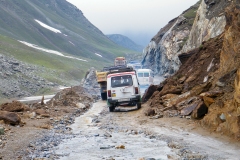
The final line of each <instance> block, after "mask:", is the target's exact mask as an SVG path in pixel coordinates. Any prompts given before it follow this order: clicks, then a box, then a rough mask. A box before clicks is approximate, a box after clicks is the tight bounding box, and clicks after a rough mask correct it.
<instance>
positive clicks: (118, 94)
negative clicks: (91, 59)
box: [107, 67, 141, 112]
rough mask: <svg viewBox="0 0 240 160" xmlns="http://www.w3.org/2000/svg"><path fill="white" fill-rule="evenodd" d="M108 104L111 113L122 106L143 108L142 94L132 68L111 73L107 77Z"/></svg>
mask: <svg viewBox="0 0 240 160" xmlns="http://www.w3.org/2000/svg"><path fill="white" fill-rule="evenodd" d="M107 103H108V107H109V111H110V112H113V111H114V109H115V107H117V106H119V105H122V104H131V105H137V108H138V109H139V108H141V93H140V88H139V83H138V79H137V75H136V71H135V70H133V68H132V67H126V68H121V69H118V70H114V71H110V72H109V73H108V75H107Z"/></svg>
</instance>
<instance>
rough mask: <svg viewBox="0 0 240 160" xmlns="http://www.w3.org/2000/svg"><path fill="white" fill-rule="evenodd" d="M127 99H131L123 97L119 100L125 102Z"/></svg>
mask: <svg viewBox="0 0 240 160" xmlns="http://www.w3.org/2000/svg"><path fill="white" fill-rule="evenodd" d="M125 101H130V99H129V98H123V99H119V100H118V102H125Z"/></svg>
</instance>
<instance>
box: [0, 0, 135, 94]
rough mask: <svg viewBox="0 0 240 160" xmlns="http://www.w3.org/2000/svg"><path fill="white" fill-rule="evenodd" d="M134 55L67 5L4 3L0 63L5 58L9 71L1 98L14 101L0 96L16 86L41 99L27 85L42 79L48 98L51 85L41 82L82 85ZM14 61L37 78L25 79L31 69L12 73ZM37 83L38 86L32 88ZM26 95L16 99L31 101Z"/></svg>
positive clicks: (38, 0) (0, 73) (61, 1)
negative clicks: (89, 72) (116, 60)
mask: <svg viewBox="0 0 240 160" xmlns="http://www.w3.org/2000/svg"><path fill="white" fill-rule="evenodd" d="M132 53H138V52H136V51H132V50H129V49H126V48H124V47H121V46H119V45H117V44H116V43H114V42H112V41H111V40H110V39H109V38H108V37H107V36H105V35H104V34H103V33H102V32H101V31H100V30H99V29H98V28H97V27H95V26H94V25H92V24H91V22H89V21H88V20H87V19H86V18H85V16H84V15H83V13H82V11H81V10H79V9H78V8H77V7H76V6H74V5H72V4H71V3H69V2H67V1H66V0H20V1H18V0H1V1H0V57H4V58H2V59H1V60H2V62H6V63H4V64H5V65H6V66H8V67H5V66H3V65H2V66H3V67H1V68H0V98H1V96H3V97H6V95H12V96H13V95H15V94H14V93H11V94H7V93H10V92H8V91H4V92H3V90H1V89H2V88H3V87H5V86H11V84H16V85H15V88H19V90H20V91H21V90H23V91H24V90H25V91H26V92H28V93H31V94H36V93H40V92H39V90H38V89H34V90H33V89H32V88H33V87H31V86H30V85H23V83H25V82H28V80H27V79H29V78H28V77H36V76H37V77H39V78H38V81H39V84H38V85H39V86H43V87H39V88H42V91H43V92H44V91H47V89H44V86H46V85H40V81H41V82H49V84H50V82H53V83H54V84H56V85H59V84H61V85H66V86H71V85H76V84H80V82H81V79H82V78H83V77H84V76H85V73H86V71H87V70H88V69H89V68H90V67H95V68H96V69H97V70H100V69H102V67H103V66H106V65H112V64H113V61H114V58H115V57H117V56H126V55H131V54H132ZM8 61H9V63H7V62H8ZM12 61H13V62H14V63H15V62H17V64H19V65H18V66H28V64H29V65H30V66H31V67H29V68H31V69H32V70H34V71H33V72H31V73H34V74H35V75H36V76H33V75H26V74H25V73H26V72H27V69H18V70H19V72H18V71H15V70H12V67H11V65H13V64H12ZM10 62H11V63H10ZM0 65H1V63H0ZM4 67H5V68H6V69H8V70H6V69H5V68H4ZM20 68H21V67H20ZM44 79H45V80H46V81H44ZM4 80H5V81H4ZM3 81H4V83H3ZM6 83H9V85H6ZM35 83H37V81H36V80H35V81H33V84H32V85H35ZM12 86H13V85H12ZM29 86H30V87H29ZM5 88H6V87H5ZM7 88H8V87H7ZM13 92H14V90H13ZM4 93H5V94H4ZM22 93H25V92H21V93H19V94H17V95H18V96H24V95H26V94H22ZM27 95H30V94H27Z"/></svg>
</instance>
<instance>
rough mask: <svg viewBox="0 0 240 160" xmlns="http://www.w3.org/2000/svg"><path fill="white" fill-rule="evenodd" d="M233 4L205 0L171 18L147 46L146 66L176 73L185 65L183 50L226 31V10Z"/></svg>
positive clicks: (198, 45)
mask: <svg viewBox="0 0 240 160" xmlns="http://www.w3.org/2000/svg"><path fill="white" fill-rule="evenodd" d="M229 4H231V2H230V1H225V0H220V1H217V2H216V1H213V0H201V1H199V2H198V3H197V4H195V5H194V6H192V7H190V8H189V9H188V10H186V11H185V12H183V13H182V14H181V15H180V16H179V17H177V18H176V19H174V20H172V21H170V22H169V23H168V24H167V25H166V26H165V27H164V28H162V29H161V30H160V31H159V33H158V34H157V35H156V36H155V37H154V38H153V39H152V40H151V42H150V43H149V45H148V46H147V47H146V48H145V49H144V54H145V57H144V59H143V61H142V63H143V66H144V67H145V68H151V69H152V70H153V71H154V73H155V74H158V75H166V74H167V75H169V74H173V73H175V72H176V71H177V70H178V69H179V66H180V65H181V62H180V60H179V58H178V56H179V55H180V54H182V53H185V52H188V51H190V50H193V49H195V48H197V47H200V45H201V43H202V42H203V41H207V40H209V39H210V38H213V37H216V36H218V35H220V34H221V33H222V32H223V30H224V27H225V25H226V19H225V16H224V14H223V12H224V8H226V6H228V5H229Z"/></svg>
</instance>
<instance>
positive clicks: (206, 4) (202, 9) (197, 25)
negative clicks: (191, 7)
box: [181, 0, 229, 52]
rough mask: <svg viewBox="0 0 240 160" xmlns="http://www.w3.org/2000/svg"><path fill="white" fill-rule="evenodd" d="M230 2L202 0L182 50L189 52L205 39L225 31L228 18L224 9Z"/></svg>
mask: <svg viewBox="0 0 240 160" xmlns="http://www.w3.org/2000/svg"><path fill="white" fill-rule="evenodd" d="M228 4H229V2H228V1H227V2H225V0H224V1H223V0H220V1H218V2H215V1H212V0H202V2H201V4H200V6H199V8H198V11H197V15H196V18H195V21H194V23H193V26H192V30H191V33H190V35H189V38H188V40H187V42H186V44H185V45H184V46H183V49H182V51H181V52H188V51H190V50H192V49H195V48H197V47H199V46H200V45H201V44H202V42H203V41H207V40H209V39H210V38H214V37H216V36H218V35H220V34H221V33H223V31H224V28H225V25H226V18H225V15H224V9H225V7H226V6H227V5H228Z"/></svg>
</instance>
